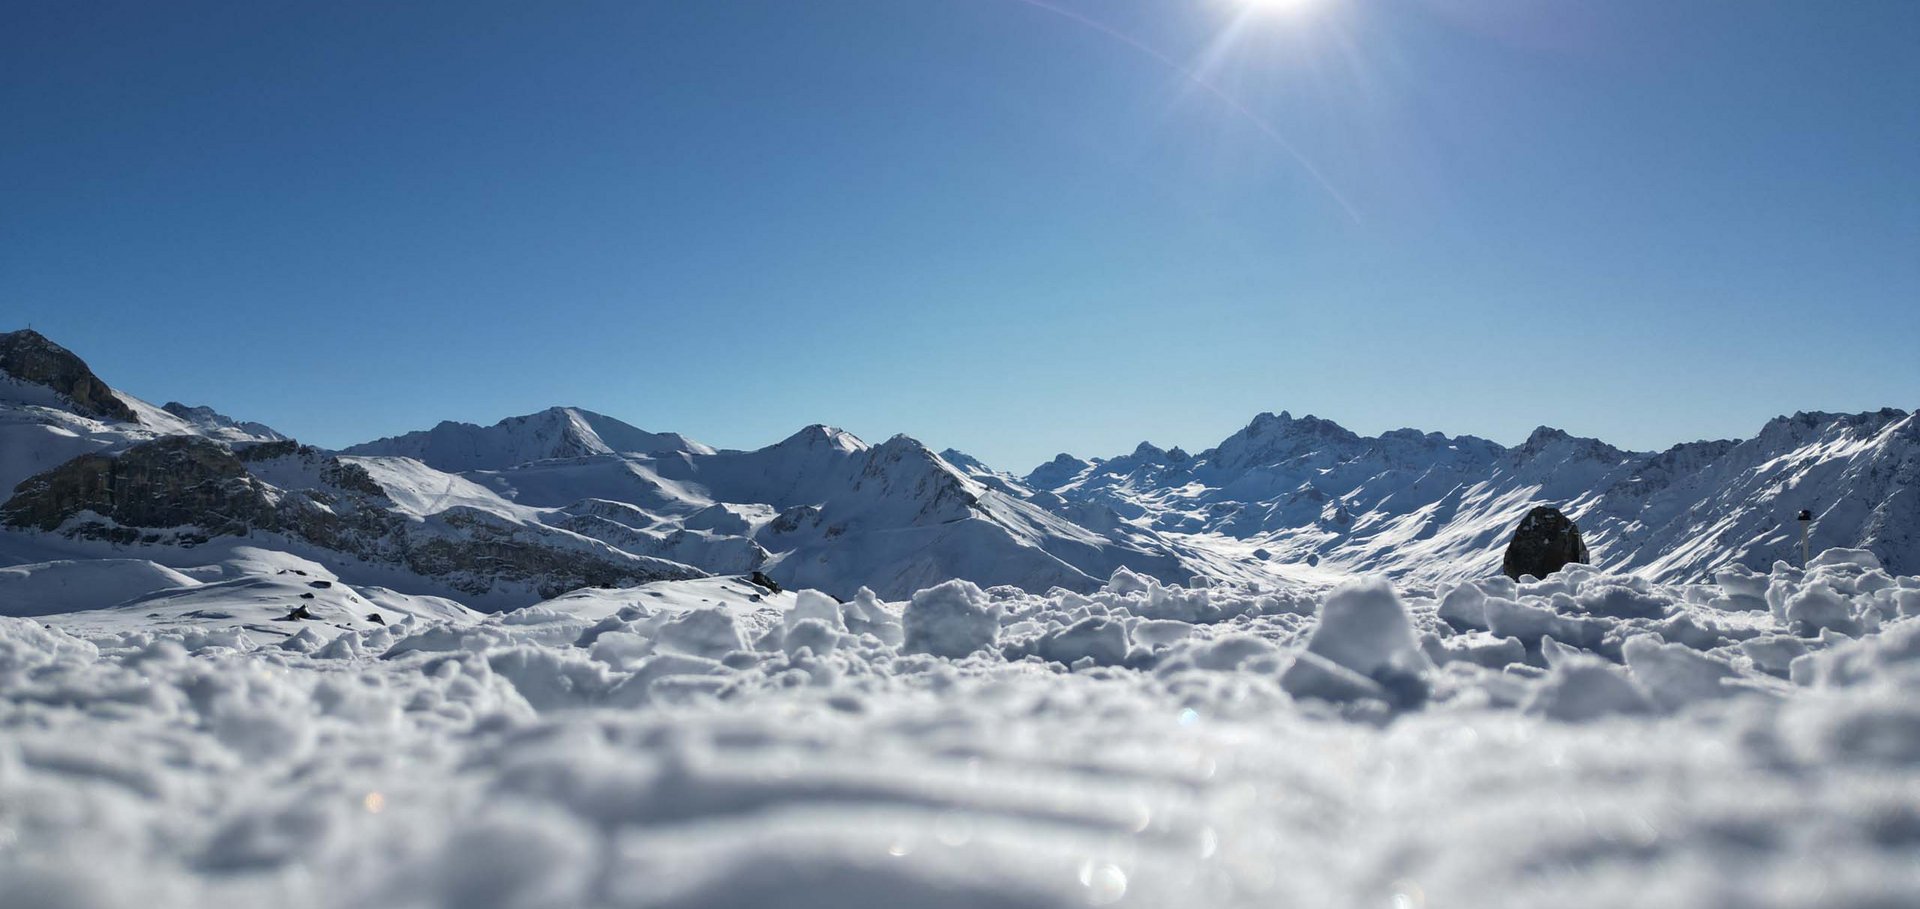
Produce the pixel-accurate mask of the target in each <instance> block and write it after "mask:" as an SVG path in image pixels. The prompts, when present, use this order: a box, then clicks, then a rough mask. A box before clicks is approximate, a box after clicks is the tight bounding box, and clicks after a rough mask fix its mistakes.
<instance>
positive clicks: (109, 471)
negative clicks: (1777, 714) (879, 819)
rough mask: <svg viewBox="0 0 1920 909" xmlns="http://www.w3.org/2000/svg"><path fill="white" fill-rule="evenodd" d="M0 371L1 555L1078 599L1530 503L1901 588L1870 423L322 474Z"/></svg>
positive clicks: (58, 377)
mask: <svg viewBox="0 0 1920 909" xmlns="http://www.w3.org/2000/svg"><path fill="white" fill-rule="evenodd" d="M0 366H3V367H4V369H0V484H4V485H0V488H4V489H7V490H12V495H11V497H10V498H6V499H4V500H0V520H3V521H4V522H5V523H6V524H8V525H10V526H11V527H13V528H15V529H13V530H9V531H0V533H4V534H10V535H12V536H9V537H6V538H4V539H0V544H6V545H0V550H6V549H8V548H9V545H11V548H13V549H15V550H24V549H34V550H35V551H38V549H39V548H43V547H41V545H40V543H34V545H32V546H27V545H25V544H24V543H22V542H21V540H22V539H23V538H22V537H20V535H21V534H39V535H40V536H41V538H57V539H60V540H65V541H67V542H69V543H73V544H75V545H78V544H80V543H83V542H89V541H91V543H94V544H98V545H103V546H124V545H134V546H149V547H162V548H164V547H168V546H174V547H184V546H200V545H209V544H212V543H214V542H216V541H218V540H220V539H228V538H235V537H260V536H265V537H267V538H270V539H272V540H274V541H276V543H275V545H280V546H284V547H287V548H289V549H290V550H298V551H299V554H300V555H301V557H303V558H312V559H318V560H321V561H323V562H325V563H326V564H328V565H329V567H330V570H335V571H341V572H344V573H346V574H349V575H352V574H354V572H362V571H366V572H373V573H375V574H378V575H379V576H380V578H381V579H382V583H387V584H388V586H400V587H405V586H407V585H409V584H412V585H413V586H414V587H415V588H417V589H416V590H415V591H414V592H417V593H422V594H440V593H446V594H459V595H461V596H465V597H468V598H469V599H470V600H472V601H474V602H476V603H483V604H485V605H491V606H501V605H515V604H518V603H522V602H530V601H532V600H533V599H536V598H538V597H541V596H550V595H552V594H553V593H554V592H556V591H557V590H561V589H565V588H567V587H568V586H580V585H590V584H625V583H634V582H640V581H645V580H652V579H658V578H669V577H697V576H701V575H703V574H743V573H747V572H752V571H762V572H765V573H766V574H768V575H770V576H771V577H772V578H774V579H775V580H777V581H779V582H781V583H783V584H789V585H793V586H798V587H812V588H817V589H820V590H824V591H827V592H829V593H832V594H834V595H836V596H839V597H847V598H850V597H853V596H854V595H855V594H856V593H857V592H858V590H859V589H860V588H861V587H867V588H871V589H872V590H874V591H876V592H877V593H879V594H880V595H881V596H884V597H896V598H897V597H901V596H906V595H908V594H910V593H912V592H913V591H914V590H917V589H920V588H923V587H926V586H929V585H932V584H936V583H940V582H942V581H945V580H949V579H953V578H963V579H967V580H970V581H973V582H976V583H979V584H982V585H986V586H992V585H1011V586H1015V587H1020V588H1023V589H1025V590H1028V591H1030V592H1040V591H1045V590H1047V589H1048V588H1051V587H1056V586H1057V587H1064V588H1067V589H1069V590H1075V591H1086V590H1091V589H1095V588H1097V587H1099V586H1100V585H1101V583H1103V581H1104V580H1105V579H1107V578H1108V577H1110V576H1111V575H1112V574H1113V573H1114V572H1115V571H1116V570H1117V569H1121V568H1125V569H1128V570H1130V571H1132V572H1135V573H1137V574H1141V575H1150V576H1154V577H1157V578H1159V579H1161V580H1163V581H1165V582H1169V583H1187V582H1189V581H1191V580H1192V579H1194V578H1205V579H1209V580H1213V581H1223V580H1224V581H1236V582H1237V581H1264V582H1272V581H1275V580H1280V581H1289V580H1293V581H1298V580H1307V581H1316V582H1319V581H1327V580H1330V579H1332V578H1334V577H1337V576H1338V575H1342V574H1346V573H1353V572H1385V573H1388V574H1391V575H1393V576H1396V577H1398V578H1402V579H1404V580H1408V581H1412V582H1415V583H1418V584H1428V583H1437V582H1443V581H1458V580H1465V579H1473V578H1481V577H1486V576H1489V575H1492V574H1495V573H1496V572H1497V571H1498V567H1499V560H1500V551H1501V548H1502V546H1503V545H1504V543H1505V541H1506V539H1507V536H1508V535H1509V534H1510V533H1511V532H1512V528H1513V526H1514V524H1515V523H1516V522H1517V521H1518V520H1519V519H1520V517H1521V516H1523V515H1524V514H1525V513H1526V512H1527V511H1528V510H1529V509H1531V508H1532V507H1534V506H1535V505H1540V504H1551V505H1555V506H1558V507H1559V508H1561V509H1562V510H1563V511H1566V512H1567V513H1568V514H1569V515H1571V516H1572V517H1573V518H1575V519H1576V520H1578V521H1580V522H1581V526H1582V530H1583V532H1584V534H1585V536H1586V539H1587V540H1588V543H1589V546H1590V547H1591V548H1592V550H1593V554H1594V557H1595V559H1596V561H1597V562H1599V563H1600V564H1602V565H1603V566H1605V567H1606V568H1608V569H1609V570H1614V571H1634V572H1639V573H1642V574H1645V575H1648V576H1651V577H1653V578H1657V579H1660V580H1692V579H1699V578H1703V577H1706V576H1707V575H1709V574H1710V573H1711V572H1713V571H1714V570H1716V569H1718V568H1721V567H1723V566H1726V565H1730V564H1742V565H1747V566H1750V567H1756V568H1766V567H1768V566H1769V565H1770V564H1771V562H1773V561H1774V560H1775V559H1780V558H1792V557H1793V556H1794V555H1795V554H1796V552H1797V549H1798V538H1797V537H1798V527H1797V526H1796V525H1795V524H1794V522H1793V520H1792V518H1793V516H1794V515H1795V514H1796V513H1797V512H1798V511H1799V510H1800V509H1803V508H1804V509H1809V510H1811V511H1813V512H1814V514H1815V516H1816V520H1815V522H1814V525H1813V544H1814V546H1815V547H1816V548H1827V547H1846V548H1858V549H1865V550H1868V551H1871V552H1873V553H1874V554H1875V555H1876V556H1877V557H1878V558H1880V560H1881V561H1882V562H1883V563H1885V564H1886V565H1887V566H1888V567H1889V568H1890V569H1892V570H1895V571H1916V570H1920V492H1916V491H1915V487H1916V480H1917V479H1920V428H1917V427H1916V420H1915V417H1914V416H1913V415H1911V414H1909V413H1907V412H1905V411H1899V410H1883V411H1878V412H1873V413H1864V414H1852V415H1840V414H1820V413H1815V414H1797V415H1795V416H1793V417H1783V418H1780V419H1777V420H1775V421H1773V422H1771V423H1769V424H1768V425H1767V426H1766V427H1765V428H1763V430H1762V431H1761V432H1760V433H1759V434H1758V435H1757V436H1756V437H1754V438H1752V439H1748V440H1744V441H1722V442H1695V443H1688V444H1685V445H1680V446H1675V447H1674V448H1672V449H1670V450H1668V451H1665V452H1660V453H1642V452H1629V451H1622V450H1620V449H1617V448H1614V447H1613V446H1610V445H1607V444H1605V443H1603V442H1600V441H1598V440H1594V439H1583V438H1577V437H1574V436H1570V435H1568V434H1567V433H1564V432H1560V431H1558V430H1553V429H1548V428H1544V427H1543V428H1541V429H1539V430H1537V431H1536V432H1535V433H1534V434H1533V435H1532V436H1531V437H1530V438H1528V439H1527V440H1526V441H1525V442H1524V443H1523V444H1521V445H1519V446H1516V447H1513V448H1507V447H1505V446H1502V445H1499V444H1496V443H1494V442H1491V441H1488V440H1486V439H1479V438H1475V437H1472V436H1451V437H1450V436H1445V435H1441V434H1439V433H1422V432H1418V431H1415V430H1396V431H1393V432H1387V433H1383V434H1381V435H1379V436H1374V437H1367V436H1361V435H1358V434H1356V433H1353V432H1351V431H1349V430H1347V429H1345V428H1343V427H1341V426H1339V425H1338V424H1336V423H1333V422H1331V421H1328V420H1324V419H1320V418H1317V417H1312V416H1308V417H1301V418H1297V419H1296V418H1294V417H1293V416H1292V415H1290V414H1287V413H1281V414H1278V415H1274V414H1262V415H1260V416H1259V417H1257V418H1255V419H1254V420H1253V421H1252V422H1251V423H1249V424H1248V425H1247V426H1246V427H1245V428H1244V429H1242V430H1241V431H1239V432H1237V433H1234V434H1233V435H1232V436H1230V437H1228V438H1227V439H1225V440H1222V441H1221V443H1220V444H1219V445H1217V446H1214V447H1213V448H1209V449H1207V450H1205V451H1201V452H1199V453H1197V454H1192V453H1188V452H1186V451H1184V450H1182V449H1179V448H1173V449H1162V448H1160V447H1157V446H1154V445H1151V444H1148V443H1141V445H1140V446H1139V447H1137V448H1136V449H1135V450H1134V451H1132V452H1130V453H1127V454H1124V455H1121V456H1118V457H1114V458H1110V459H1098V458H1095V459H1083V458H1076V457H1073V456H1070V455H1061V456H1060V457H1058V458H1055V459H1054V460H1053V461H1050V462H1049V463H1047V464H1045V465H1042V466H1040V467H1039V468H1036V469H1035V470H1034V471H1033V472H1031V473H1029V474H1028V475H1027V476H1025V477H1016V476H1013V475H1010V474H1007V473H1003V472H999V471H996V470H994V469H992V468H990V467H988V466H987V465H985V464H983V463H981V462H980V461H978V460H977V459H974V458H972V457H969V456H967V455H965V454H962V453H960V452H958V451H954V450H951V449H949V450H947V451H945V452H942V453H939V454H936V453H934V452H932V451H930V450H928V449H927V448H926V447H925V446H923V445H921V444H920V443H919V442H917V441H915V440H913V439H911V438H907V437H905V436H896V437H894V438H892V439H889V440H888V441H886V442H884V443H881V444H879V445H869V444H867V443H866V442H864V441H862V440H860V439H858V438H856V437H854V436H853V435H851V434H849V433H846V432H844V431H841V430H837V429H834V428H831V427H827V426H819V425H816V426H809V427H806V428H805V429H802V430H801V431H799V432H797V433H795V434H794V435H792V436H791V437H789V438H787V439H784V440H782V441H780V442H777V443H775V444H772V445H769V446H766V447H765V448H760V449H757V450H753V451H733V450H727V451H721V450H715V449H714V448H712V447H709V446H706V445H703V444H701V443H699V442H695V441H693V440H691V439H688V438H686V437H685V436H681V435H678V434H675V433H663V432H651V431H647V430H643V429H640V428H637V427H634V426H632V425H629V424H627V423H624V422H621V421H619V420H616V419H614V418H611V417H607V416H604V415H601V414H596V413H592V412H590V411H585V410H581V409H578V408H569V407H555V408H550V409H548V410H544V411H541V412H539V413H534V414H528V415H525V416H519V417H511V418H508V419H505V420H502V421H500V422H498V423H496V424H494V425H491V426H476V425H473V424H465V423H442V424H440V425H438V426H436V427H434V428H433V429H430V430H425V431H421V432H413V433H408V434H405V435H401V436H395V437H392V438H387V439H380V440H376V441H373V442H367V443H364V444H360V445H355V446H352V447H350V448H348V449H346V450H344V451H342V452H339V453H331V452H325V451H321V450H318V449H314V448H310V447H307V446H302V445H300V444H299V443H297V442H295V441H293V440H291V439H287V438H286V437H285V436H283V435H281V434H280V433H278V432H275V431H273V430H272V429H270V428H268V427H266V426H264V425H262V424H259V423H251V422H244V421H239V420H234V419H231V418H228V417H225V416H223V415H221V414H219V413H218V412H216V411H214V410H212V409H210V408H206V407H188V406H185V405H181V404H169V405H167V406H166V407H164V408H162V407H154V406H152V405H150V404H147V403H146V402H144V401H141V400H139V399H138V398H135V397H133V396H131V395H127V394H125V393H123V392H119V391H117V390H115V389H113V388H111V387H110V386H108V385H107V384H106V383H105V382H104V381H102V380H101V379H100V378H99V377H98V376H96V375H94V373H93V372H92V370H91V369H90V368H89V367H88V366H87V365H86V364H85V363H84V362H82V361H81V360H80V359H79V358H78V357H77V356H74V355H73V354H72V353H71V352H68V351H66V350H65V349H63V348H60V347H59V346H58V345H55V344H53V342H51V341H49V340H47V339H46V338H44V337H42V336H40V335H38V334H35V333H33V332H14V333H10V334H4V335H0ZM9 541H11V543H9ZM4 555H5V552H4V551H0V556H4ZM155 561H159V562H161V563H162V564H170V563H168V562H167V560H166V559H165V558H159V557H156V558H155ZM356 566H358V567H356ZM395 572H398V573H399V574H397V575H396V574H394V573H395ZM355 576H356V577H358V575H355ZM408 578H411V580H408Z"/></svg>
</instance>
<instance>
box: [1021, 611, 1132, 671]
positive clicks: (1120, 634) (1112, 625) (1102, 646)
mask: <svg viewBox="0 0 1920 909" xmlns="http://www.w3.org/2000/svg"><path fill="white" fill-rule="evenodd" d="M1034 651H1035V652H1036V653H1038V654H1039V655H1040V657H1041V659H1045V660H1052V661H1053V662H1056V663H1065V664H1067V665H1069V666H1071V665H1073V664H1075V663H1078V662H1079V661H1081V660H1083V659H1084V660H1092V661H1093V664H1094V665H1096V666H1118V665H1120V664H1121V663H1124V662H1126V659H1127V628H1126V626H1125V625H1122V624H1120V622H1119V621H1118V620H1116V619H1112V618H1108V617H1107V616H1103V615H1096V616H1088V617H1086V618H1084V619H1081V620H1080V621H1078V622H1075V623H1073V624H1072V625H1068V626H1067V627H1065V628H1057V629H1055V630H1053V631H1050V632H1047V633H1046V634H1045V635H1043V636H1042V637H1041V638H1040V640H1039V642H1038V643H1037V644H1035V646H1034Z"/></svg>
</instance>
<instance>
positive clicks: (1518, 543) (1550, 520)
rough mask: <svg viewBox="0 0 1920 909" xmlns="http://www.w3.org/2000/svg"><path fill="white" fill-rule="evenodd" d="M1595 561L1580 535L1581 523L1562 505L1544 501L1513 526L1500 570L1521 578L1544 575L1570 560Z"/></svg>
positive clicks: (1564, 565)
mask: <svg viewBox="0 0 1920 909" xmlns="http://www.w3.org/2000/svg"><path fill="white" fill-rule="evenodd" d="M1591 561H1593V556H1592V555H1591V554H1590V553H1588V552H1587V544H1586V541H1585V540H1582V539H1581V538H1580V527H1579V525H1577V524H1575V523H1573V521H1571V520H1568V518H1567V516H1566V515H1564V514H1561V513H1560V509H1558V508H1553V507H1550V506H1547V505H1541V506H1538V507H1536V508H1534V509H1533V510H1532V511H1529V512H1527V516H1526V517H1524V518H1521V519H1520V526H1518V527H1515V528H1514V529H1513V539H1512V540H1510V541H1508V542H1507V551H1506V554H1505V555H1504V556H1502V557H1501V560H1500V571H1501V572H1502V573H1504V574H1505V575H1506V576H1507V577H1510V578H1513V579H1515V580H1519V579H1520V578H1522V577H1525V576H1528V575H1531V576H1533V577H1536V578H1544V577H1546V576H1547V575H1550V574H1553V573H1554V572H1556V571H1559V570H1560V569H1562V568H1565V567H1566V566H1567V565H1568V564H1570V563H1574V562H1579V563H1582V564H1585V563H1587V562H1591Z"/></svg>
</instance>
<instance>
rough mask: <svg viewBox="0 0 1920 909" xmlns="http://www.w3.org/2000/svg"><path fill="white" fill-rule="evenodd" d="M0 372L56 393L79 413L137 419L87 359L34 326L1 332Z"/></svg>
mask: <svg viewBox="0 0 1920 909" xmlns="http://www.w3.org/2000/svg"><path fill="white" fill-rule="evenodd" d="M0 372H3V373H6V374H7V375H9V376H12V377H14V378H15V379H19V380H20V381H22V382H27V383H30V384H33V385H44V386H46V387H48V388H51V389H53V390H54V391H56V392H59V393H60V395H61V396H62V397H65V398H66V399H67V400H68V401H70V402H72V403H73V410H74V412H75V413H78V414H80V415H82V416H88V417H98V418H102V419H109V420H120V421H123V422H127V423H138V422H139V421H140V418H139V417H138V416H136V415H135V414H134V412H133V408H131V407H128V406H127V402H125V401H122V400H120V397H119V396H118V395H116V394H114V393H113V389H111V388H108V387H107V383H105V382H102V381H100V377H99V376H96V375H94V374H93V370H91V369H88V368H87V364H86V361H84V360H81V359H80V358H79V357H77V356H75V355H74V353H73V351H70V350H68V349H66V348H64V347H61V346H60V345H58V344H55V343H53V342H52V341H49V340H47V337H46V336H45V335H42V334H41V333H39V332H37V331H34V330H33V329H30V328H23V329H21V330H19V331H10V332H5V333H0Z"/></svg>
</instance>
